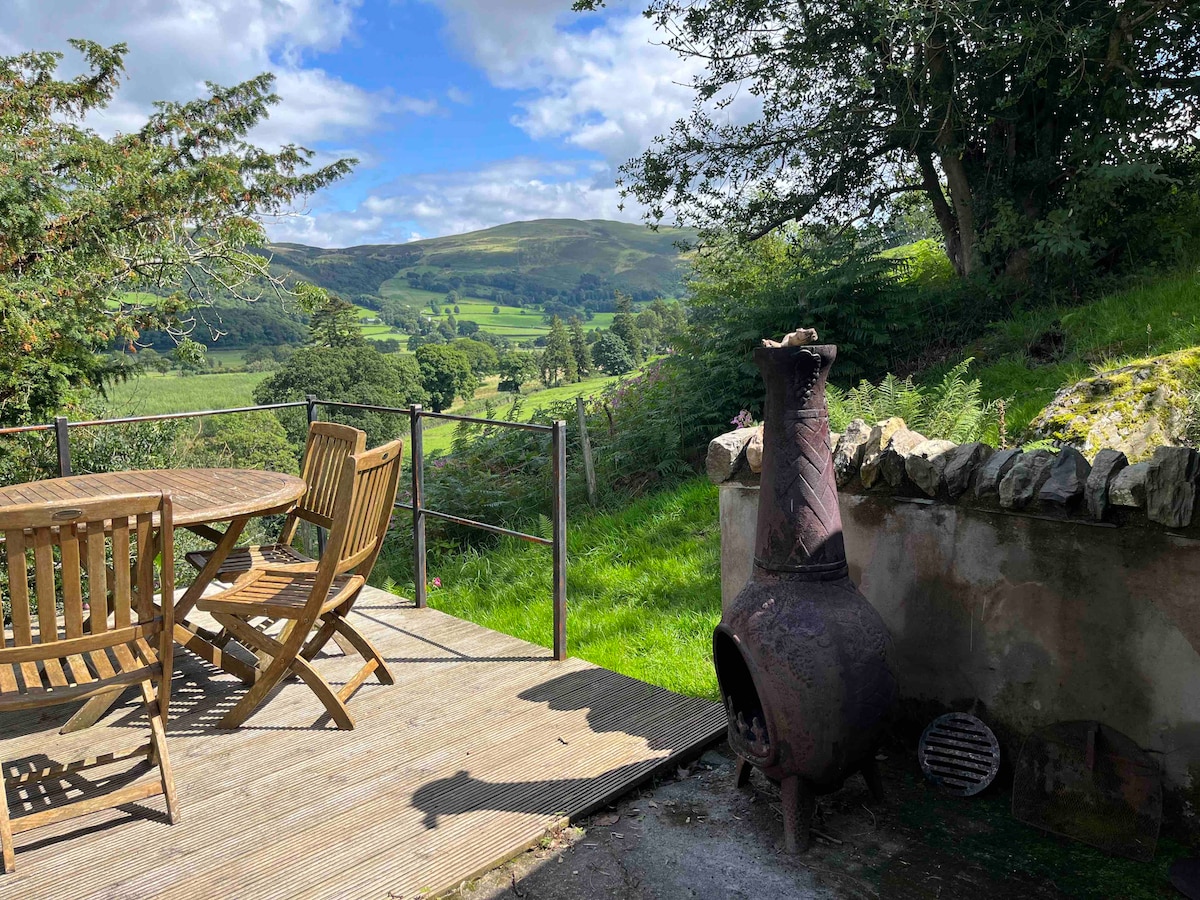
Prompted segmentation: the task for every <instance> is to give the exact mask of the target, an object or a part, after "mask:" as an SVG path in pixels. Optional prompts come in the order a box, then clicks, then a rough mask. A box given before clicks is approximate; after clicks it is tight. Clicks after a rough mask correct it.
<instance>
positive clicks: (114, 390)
mask: <svg viewBox="0 0 1200 900" xmlns="http://www.w3.org/2000/svg"><path fill="white" fill-rule="evenodd" d="M268 374H269V373H267V372H224V373H220V374H214V375H180V374H178V373H174V372H172V373H168V374H166V375H159V374H157V373H144V374H142V375H138V376H136V377H134V378H130V379H129V380H128V381H126V382H123V383H121V384H115V385H112V386H111V387H109V389H108V413H109V414H110V415H114V416H153V415H158V414H159V413H172V412H190V411H192V410H201V409H228V408H229V407H233V406H250V405H251V404H253V403H254V398H253V397H252V396H251V395H252V394H253V392H254V388H255V387H257V385H258V383H259V382H260V381H262V380H263V379H264V378H266V377H267V375H268Z"/></svg>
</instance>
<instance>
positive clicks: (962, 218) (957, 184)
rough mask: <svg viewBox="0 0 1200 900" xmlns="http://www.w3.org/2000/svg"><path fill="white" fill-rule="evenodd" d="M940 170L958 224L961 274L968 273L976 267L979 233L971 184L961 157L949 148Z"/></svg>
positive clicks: (943, 157)
mask: <svg viewBox="0 0 1200 900" xmlns="http://www.w3.org/2000/svg"><path fill="white" fill-rule="evenodd" d="M940 159H941V163H942V171H943V172H945V173H946V186H947V187H948V188H949V190H950V202H951V203H952V204H953V205H954V218H955V221H956V223H957V225H958V241H959V257H960V260H961V266H960V267H959V272H960V274H962V275H970V274H972V273H973V272H974V271H975V270H976V269H977V268H978V262H979V248H978V244H979V235H978V233H977V231H976V229H975V210H974V208H973V206H972V203H971V184H970V182H969V181H968V180H967V170H966V167H965V166H964V165H963V161H962V157H961V156H960V155H959V154H958V153H957V152H955V151H954V150H951V151H950V152H948V153H943V154H942V155H941V157H940Z"/></svg>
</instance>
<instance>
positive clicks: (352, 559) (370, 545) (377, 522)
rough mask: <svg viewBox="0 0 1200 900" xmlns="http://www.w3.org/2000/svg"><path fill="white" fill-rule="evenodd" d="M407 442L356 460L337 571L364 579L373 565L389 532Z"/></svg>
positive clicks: (360, 455) (374, 451) (372, 452)
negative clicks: (351, 493)
mask: <svg viewBox="0 0 1200 900" xmlns="http://www.w3.org/2000/svg"><path fill="white" fill-rule="evenodd" d="M403 450H404V443H403V442H402V441H398V440H397V441H392V442H391V443H390V444H384V445H383V446H382V447H377V448H375V449H374V450H371V451H369V452H368V453H362V454H358V455H356V457H355V471H354V490H353V495H352V496H353V502H352V503H351V505H350V510H351V511H350V515H349V517H348V519H349V520H348V522H347V523H346V529H345V535H346V537H345V540H344V542H343V544H342V547H341V551H340V553H339V555H338V561H337V571H338V572H339V573H341V572H349V571H350V570H352V569H353V570H354V571H355V572H356V573H357V574H359V575H362V576H363V577H364V578H365V577H366V576H367V575H369V574H370V566H367V567H366V568H364V567H363V563H364V562H365V561H367V560H368V559H370V560H371V563H372V564H373V563H374V557H375V556H376V555H377V554H378V550H379V546H380V544H381V543H382V542H383V537H384V534H386V532H387V525H388V522H389V521H390V520H391V516H392V504H393V503H395V501H396V488H397V486H398V485H399V481H400V460H401V458H402V456H403Z"/></svg>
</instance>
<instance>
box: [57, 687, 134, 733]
mask: <svg viewBox="0 0 1200 900" xmlns="http://www.w3.org/2000/svg"><path fill="white" fill-rule="evenodd" d="M123 693H125V688H123V687H120V688H116V689H114V690H112V691H108V692H107V693H104V694H97V695H96V696H95V697H92V698H91V699H90V700H88V701H87V702H86V703H84V704H83V706H81V707H80V708H79V710H78V712H76V713H75V715H73V716H71V718H70V719H68V720H67V724H65V725H63V727H62V728H60V729H59V730H58V733H59V734H72V733H74V732H76V731H83V730H84V729H85V728H91V727H92V726H93V725H95V724H96V723H97V722H99V721H100V720H101V719H103V718H104V716H105V715H106V714H107V713H108V711H109V710H110V709H112V708H113V706H115V705H116V703H117V701H118V700H120V699H121V695H122V694H123Z"/></svg>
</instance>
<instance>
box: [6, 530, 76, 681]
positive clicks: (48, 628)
mask: <svg viewBox="0 0 1200 900" xmlns="http://www.w3.org/2000/svg"><path fill="white" fill-rule="evenodd" d="M13 568H14V567H13V566H12V565H11V563H10V565H9V578H11V577H12V570H13ZM33 583H34V590H35V591H37V609H38V635H39V640H42V641H47V640H56V639H57V638H58V595H57V593H56V591H55V589H54V542H53V539H52V537H51V534H50V532H49V531H48V530H47V529H44V528H42V529H38V530H37V531H35V532H34V533H33ZM59 671H60V673H61V669H60V670H59ZM63 684H66V681H65V680H64V681H63Z"/></svg>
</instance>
